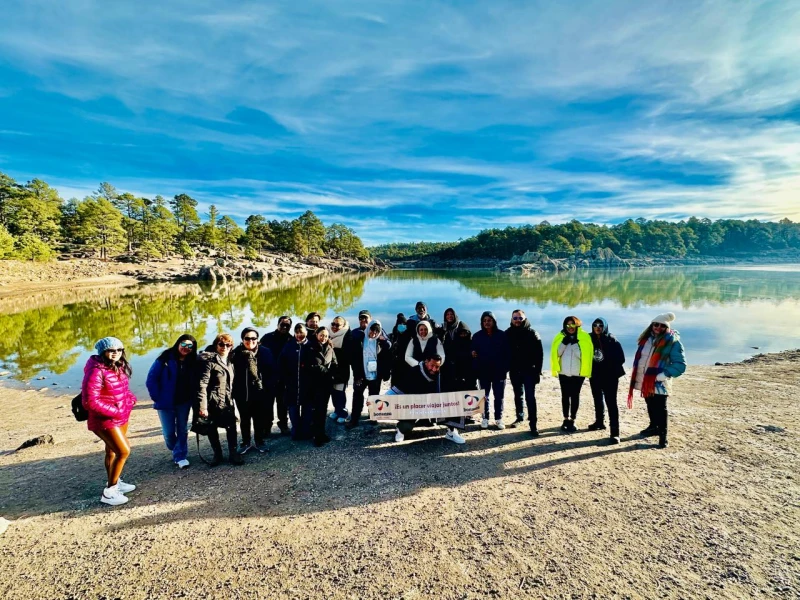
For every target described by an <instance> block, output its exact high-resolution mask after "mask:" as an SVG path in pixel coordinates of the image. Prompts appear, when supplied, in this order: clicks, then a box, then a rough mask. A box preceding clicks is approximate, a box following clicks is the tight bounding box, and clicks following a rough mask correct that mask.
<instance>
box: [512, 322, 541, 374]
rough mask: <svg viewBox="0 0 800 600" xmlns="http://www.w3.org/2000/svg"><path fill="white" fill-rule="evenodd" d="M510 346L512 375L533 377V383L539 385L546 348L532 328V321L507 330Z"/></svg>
mask: <svg viewBox="0 0 800 600" xmlns="http://www.w3.org/2000/svg"><path fill="white" fill-rule="evenodd" d="M506 335H507V336H508V346H509V349H510V352H511V363H510V364H511V368H510V369H509V371H511V372H512V373H520V374H522V375H533V381H534V382H535V383H539V379H540V376H541V374H542V363H543V362H544V348H543V347H542V338H541V337H540V336H539V334H538V333H537V332H536V330H535V329H534V328H533V327H531V324H530V321H528V319H525V320H524V321H522V325H521V326H518V325H511V327H509V328H508V329H506Z"/></svg>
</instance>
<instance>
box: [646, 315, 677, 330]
mask: <svg viewBox="0 0 800 600" xmlns="http://www.w3.org/2000/svg"><path fill="white" fill-rule="evenodd" d="M674 320H675V313H671V312H668V313H663V314H660V315H658V316H657V317H656V318H655V319H653V320H652V321H650V322H651V323H661V324H662V325H666V326H667V327H669V326H670V323H672V322H673V321H674Z"/></svg>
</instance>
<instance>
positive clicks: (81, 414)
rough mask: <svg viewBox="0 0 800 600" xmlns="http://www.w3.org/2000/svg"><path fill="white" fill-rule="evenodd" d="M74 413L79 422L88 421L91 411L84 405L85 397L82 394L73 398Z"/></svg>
mask: <svg viewBox="0 0 800 600" xmlns="http://www.w3.org/2000/svg"><path fill="white" fill-rule="evenodd" d="M72 415H73V416H74V417H75V420H76V421H78V422H80V421H86V420H87V419H88V418H89V411H87V410H86V409H85V408H84V407H83V399H82V398H81V395H80V394H78V395H77V396H75V397H74V398H73V399H72Z"/></svg>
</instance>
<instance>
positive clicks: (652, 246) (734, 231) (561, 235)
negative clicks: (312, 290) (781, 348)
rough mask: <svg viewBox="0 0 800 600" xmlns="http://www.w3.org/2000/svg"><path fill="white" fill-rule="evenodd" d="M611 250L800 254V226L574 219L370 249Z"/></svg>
mask: <svg viewBox="0 0 800 600" xmlns="http://www.w3.org/2000/svg"><path fill="white" fill-rule="evenodd" d="M599 248H609V249H611V250H612V251H613V252H614V253H615V254H616V255H617V256H619V257H620V258H636V257H642V256H666V257H674V258H684V257H690V256H727V255H731V254H737V253H757V252H764V251H767V250H773V251H780V250H800V223H793V222H792V221H790V220H789V219H781V220H780V221H779V222H777V223H774V222H762V221H758V220H756V219H752V220H747V221H742V220H736V219H719V220H717V221H712V220H711V219H704V218H697V217H691V218H690V219H688V220H685V221H678V222H677V223H676V222H671V221H659V220H653V221H650V220H647V219H635V220H634V219H628V220H627V221H624V222H623V223H619V224H617V225H612V226H607V225H596V224H594V223H581V222H580V221H577V220H572V221H570V222H568V223H563V224H557V225H551V224H550V223H548V222H547V221H543V222H541V223H539V224H538V225H523V226H520V227H506V228H505V229H485V230H483V231H481V232H480V233H478V234H477V235H474V236H472V237H470V238H467V239H465V240H459V241H457V242H412V243H401V244H384V245H381V246H374V247H371V248H369V251H370V252H371V253H372V255H373V256H375V257H377V258H380V259H383V260H390V261H414V260H422V259H433V260H442V261H445V260H469V259H495V260H509V259H511V258H512V257H513V256H515V255H517V256H518V255H522V254H524V253H526V252H540V253H543V254H547V255H548V256H550V257H551V258H552V257H556V258H557V257H566V256H569V255H573V254H576V253H578V254H585V253H587V252H589V251H591V250H594V249H599Z"/></svg>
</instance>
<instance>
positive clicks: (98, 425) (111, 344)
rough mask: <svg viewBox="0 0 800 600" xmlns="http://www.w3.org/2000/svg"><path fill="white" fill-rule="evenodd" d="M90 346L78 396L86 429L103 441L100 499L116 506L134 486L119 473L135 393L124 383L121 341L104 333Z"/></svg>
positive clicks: (126, 450)
mask: <svg viewBox="0 0 800 600" xmlns="http://www.w3.org/2000/svg"><path fill="white" fill-rule="evenodd" d="M94 347H95V350H97V354H96V355H94V356H91V357H89V360H88V361H87V363H86V366H85V367H84V368H83V384H82V386H81V399H82V402H83V407H84V408H85V409H86V411H87V412H88V413H89V419H88V421H87V423H88V426H89V431H91V432H93V433H94V434H95V435H96V436H97V437H99V438H100V439H101V440H103V442H104V443H105V445H106V461H105V464H106V474H107V475H108V481H107V485H106V488H105V489H104V490H103V494H102V495H101V496H100V502H102V503H104V504H109V505H111V506H117V505H119V504H125V503H126V502H127V501H128V498H127V497H125V495H124V494H126V493H129V492H132V491H133V490H135V489H136V486H135V485H133V484H130V483H125V482H124V481H122V477H121V475H122V468H123V467H124V466H125V461H126V460H128V456H130V453H131V446H130V443H129V442H128V418H129V417H130V414H131V410H132V409H133V405H134V404H136V396H134V395H133V393H131V391H130V389H129V387H128V382H129V380H130V377H131V372H132V371H131V366H130V364H129V363H128V359H127V357H126V356H125V347H124V345H123V343H122V342H121V341H119V340H118V339H117V338H114V337H105V338H103V339H102V340H100V341H99V342H97V343H96V344H95V346H94Z"/></svg>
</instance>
